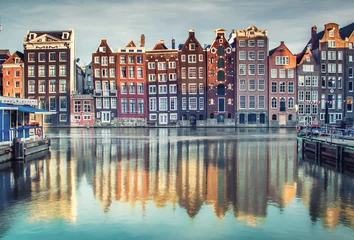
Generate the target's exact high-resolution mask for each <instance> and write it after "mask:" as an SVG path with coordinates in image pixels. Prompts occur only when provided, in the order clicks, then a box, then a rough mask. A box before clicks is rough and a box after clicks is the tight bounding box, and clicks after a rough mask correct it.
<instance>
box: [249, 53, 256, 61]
mask: <svg viewBox="0 0 354 240" xmlns="http://www.w3.org/2000/svg"><path fill="white" fill-rule="evenodd" d="M248 60H256V52H255V51H249V52H248Z"/></svg>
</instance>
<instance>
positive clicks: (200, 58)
mask: <svg viewBox="0 0 354 240" xmlns="http://www.w3.org/2000/svg"><path fill="white" fill-rule="evenodd" d="M199 62H203V54H199Z"/></svg>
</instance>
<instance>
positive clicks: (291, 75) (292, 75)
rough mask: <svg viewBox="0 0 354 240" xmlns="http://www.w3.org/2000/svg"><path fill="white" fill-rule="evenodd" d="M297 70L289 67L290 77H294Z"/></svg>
mask: <svg viewBox="0 0 354 240" xmlns="http://www.w3.org/2000/svg"><path fill="white" fill-rule="evenodd" d="M294 77H295V72H294V69H288V78H294Z"/></svg>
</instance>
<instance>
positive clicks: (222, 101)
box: [218, 98, 225, 112]
mask: <svg viewBox="0 0 354 240" xmlns="http://www.w3.org/2000/svg"><path fill="white" fill-rule="evenodd" d="M218 101H219V104H218V108H219V112H225V98H219V100H218Z"/></svg>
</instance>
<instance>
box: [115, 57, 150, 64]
mask: <svg viewBox="0 0 354 240" xmlns="http://www.w3.org/2000/svg"><path fill="white" fill-rule="evenodd" d="M120 63H123V64H124V63H127V57H126V56H120ZM154 64H155V63H154Z"/></svg>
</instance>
